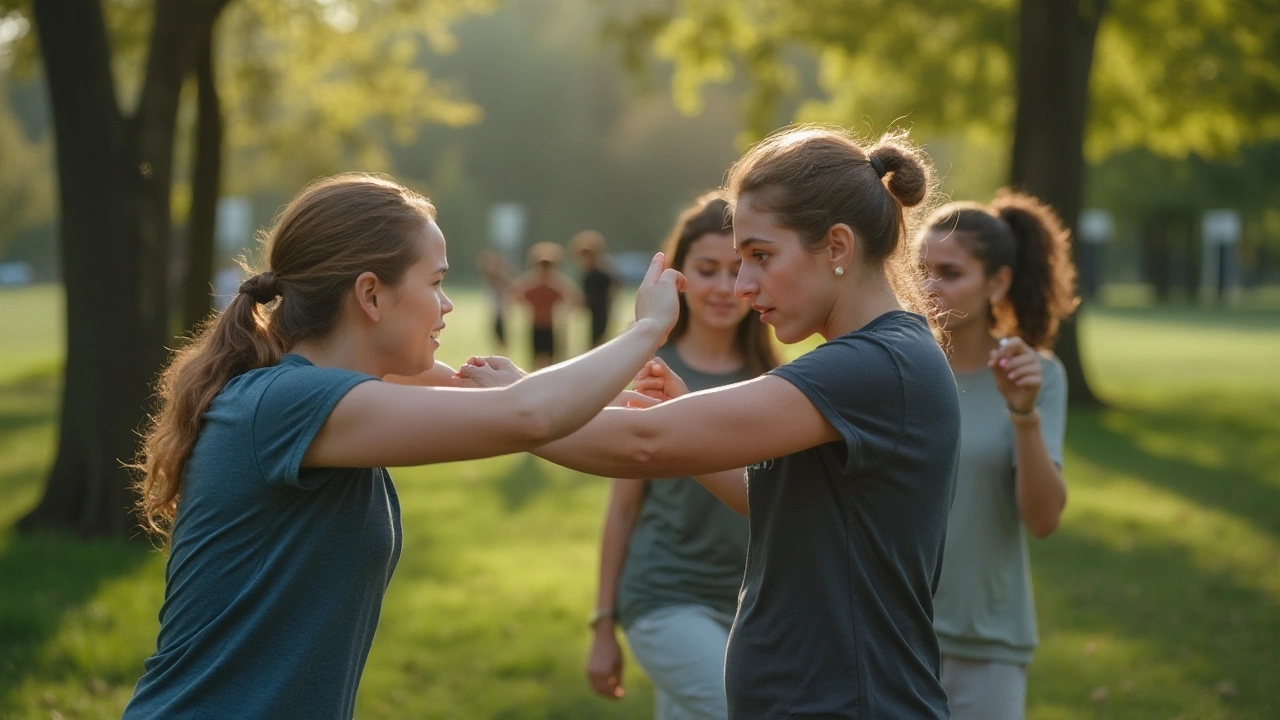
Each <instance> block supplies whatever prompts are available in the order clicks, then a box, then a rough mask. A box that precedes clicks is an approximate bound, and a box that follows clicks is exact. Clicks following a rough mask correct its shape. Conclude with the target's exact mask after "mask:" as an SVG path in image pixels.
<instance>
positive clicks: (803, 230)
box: [727, 126, 939, 334]
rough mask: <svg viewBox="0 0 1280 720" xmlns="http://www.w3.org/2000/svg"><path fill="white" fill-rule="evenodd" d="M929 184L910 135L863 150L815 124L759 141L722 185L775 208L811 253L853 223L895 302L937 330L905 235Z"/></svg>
mask: <svg viewBox="0 0 1280 720" xmlns="http://www.w3.org/2000/svg"><path fill="white" fill-rule="evenodd" d="M873 159H874V160H875V161H876V162H872V160H873ZM877 164H878V165H879V167H877ZM880 168H883V170H884V173H883V175H882V174H881V173H880ZM933 189H934V180H933V167H932V165H931V164H930V162H929V160H928V158H927V157H926V156H925V154H924V152H923V151H922V150H921V149H920V148H919V147H917V146H915V145H914V144H913V143H912V142H911V141H910V140H909V139H908V138H907V133H905V132H891V133H887V134H885V135H883V136H882V137H881V138H880V139H879V141H877V142H876V143H875V145H873V146H872V147H871V148H869V149H864V148H863V147H862V145H861V144H859V142H858V141H857V140H856V139H854V138H853V137H852V136H851V135H850V134H849V133H848V132H846V131H844V130H841V129H837V128H827V127H819V126H803V127H798V128H791V129H787V130H784V131H781V132H779V133H776V134H774V135H771V136H769V137H767V138H765V139H764V140H762V141H760V143H759V144H757V145H756V146H755V147H753V148H751V150H749V151H748V152H747V154H746V155H744V156H743V157H742V159H740V160H739V161H738V162H737V163H735V164H734V166H733V168H731V169H730V170H729V180H728V183H727V192H728V195H729V198H730V199H731V202H732V203H736V202H737V200H738V198H740V197H741V196H742V195H744V194H746V193H752V194H753V197H754V198H755V199H754V202H755V203H757V204H758V206H759V207H758V209H760V210H762V211H765V212H772V213H774V214H775V215H776V216H777V218H778V220H779V221H780V222H781V223H782V225H783V226H785V227H787V228H790V229H792V230H794V231H796V232H797V233H799V234H800V237H801V240H802V241H803V242H804V243H805V244H806V245H808V246H809V247H810V249H812V250H818V249H819V248H820V247H821V243H822V242H823V240H824V238H826V236H827V231H828V230H830V229H831V226H833V225H836V224H838V223H844V224H846V225H848V226H849V227H851V228H853V231H854V232H855V233H857V235H858V239H859V240H860V241H861V243H860V245H861V247H862V252H863V257H864V259H865V260H866V261H867V262H868V263H870V264H873V265H874V264H877V263H878V264H880V266H881V267H882V268H883V270H884V273H885V276H886V277H887V278H888V280H889V283H890V286H891V287H892V288H893V291H894V294H895V295H897V297H898V300H899V302H901V303H902V304H903V306H904V307H906V308H907V309H908V310H911V311H912V312H917V313H919V314H921V315H924V316H925V317H926V318H928V319H929V323H930V325H931V326H933V328H934V333H935V334H938V333H939V330H938V323H937V314H938V313H937V311H936V310H935V308H934V304H933V303H931V302H930V301H929V299H928V298H927V296H926V294H925V292H924V283H923V280H924V274H923V269H922V268H921V265H920V259H919V253H918V252H917V251H916V247H915V246H916V240H917V238H915V237H914V235H913V234H912V233H910V232H909V230H910V228H911V226H912V225H914V219H915V217H916V214H917V212H916V211H915V210H912V208H918V207H921V206H922V204H926V203H925V201H926V200H927V199H928V198H929V197H930V195H931V194H932V192H933Z"/></svg>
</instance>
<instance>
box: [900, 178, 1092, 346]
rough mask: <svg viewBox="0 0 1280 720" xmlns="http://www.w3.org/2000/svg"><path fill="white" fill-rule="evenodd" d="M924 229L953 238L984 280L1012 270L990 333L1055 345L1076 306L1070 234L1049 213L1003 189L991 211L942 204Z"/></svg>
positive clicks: (1031, 200) (1024, 196)
mask: <svg viewBox="0 0 1280 720" xmlns="http://www.w3.org/2000/svg"><path fill="white" fill-rule="evenodd" d="M925 228H926V231H930V230H943V231H946V232H948V233H953V234H954V235H955V237H956V240H957V241H958V242H959V243H960V244H961V245H962V246H963V247H964V248H965V250H967V251H968V252H969V254H970V255H973V256H974V257H975V258H977V259H978V260H979V261H980V262H981V263H982V269H983V272H984V273H985V274H986V275H987V276H988V277H990V276H991V275H992V274H994V273H995V272H996V271H998V270H999V269H1000V268H1002V267H1008V268H1009V269H1010V271H1011V272H1012V279H1011V281H1010V284H1009V292H1008V294H1006V295H1005V296H1004V297H1003V298H1001V299H1000V301H999V302H997V303H995V304H994V305H992V306H991V309H990V315H989V317H988V321H987V322H988V324H989V325H990V326H991V327H992V329H993V330H995V331H996V332H997V333H999V334H1001V335H1017V336H1019V337H1021V338H1022V339H1023V340H1024V341H1026V343H1027V344H1028V345H1030V346H1032V347H1034V348H1038V349H1042V350H1043V349H1047V348H1048V347H1050V346H1051V345H1052V344H1053V340H1054V337H1055V336H1056V335H1057V334H1058V324H1059V323H1060V322H1061V321H1062V320H1063V319H1064V318H1067V317H1069V316H1070V315H1071V313H1072V312H1074V311H1075V309H1076V306H1077V305H1079V304H1080V299H1079V298H1078V297H1076V292H1075V290H1076V268H1075V265H1074V264H1072V262H1071V233H1070V231H1068V230H1067V229H1066V228H1064V227H1063V226H1062V221H1061V220H1060V219H1059V218H1058V214H1057V213H1056V212H1054V210H1053V208H1051V207H1049V206H1048V205H1046V204H1044V203H1043V202H1041V201H1040V200H1038V199H1036V198H1034V197H1032V196H1030V195H1027V194H1024V193H1019V192H1014V191H1011V190H1001V191H1000V192H999V193H998V194H997V195H996V198H995V200H993V201H992V202H991V205H989V206H983V205H979V204H978V203H972V202H961V203H951V204H949V205H944V206H942V207H940V208H938V209H937V210H936V211H935V212H934V213H933V214H932V215H931V216H930V217H929V219H928V220H927V221H926V222H925Z"/></svg>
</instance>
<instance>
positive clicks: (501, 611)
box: [0, 286, 1280, 720]
mask: <svg viewBox="0 0 1280 720" xmlns="http://www.w3.org/2000/svg"><path fill="white" fill-rule="evenodd" d="M454 299H455V302H457V304H458V307H459V309H458V310H457V311H456V312H455V313H454V314H453V315H452V316H450V318H449V329H448V330H446V331H445V336H444V347H443V348H442V349H441V356H442V359H444V360H445V361H447V362H453V363H457V362H458V361H459V360H461V359H463V358H465V357H466V354H467V353H468V352H473V351H481V352H488V351H490V350H491V349H492V348H491V346H490V344H489V342H488V338H487V335H486V334H485V333H486V328H487V315H486V312H485V308H484V301H483V299H482V297H481V295H480V293H479V292H475V291H469V290H465V289H464V290H462V291H459V292H457V293H456V296H455V298H454ZM619 313H620V316H622V315H625V309H624V308H620V309H619ZM60 318H61V300H60V294H59V292H58V291H57V289H56V288H54V287H48V286H45V287H35V288H25V289H17V290H12V289H10V290H4V291H0V347H3V352H2V353H0V498H2V499H0V717H3V718H10V717H12V718H42V719H44V718H68V719H69V718H117V717H119V715H120V712H121V709H122V708H123V706H124V704H125V702H127V700H128V697H129V694H130V691H131V688H132V685H133V683H134V682H135V681H136V680H137V678H138V676H139V675H140V674H141V668H142V661H143V660H144V659H145V658H146V656H147V655H148V653H149V652H150V651H151V650H152V649H153V647H154V643H155V634H156V629H157V623H156V615H157V611H158V609H159V606H160V602H161V600H162V597H163V591H164V588H163V573H164V558H163V556H161V555H160V554H159V553H157V552H155V551H152V550H150V549H148V548H147V547H146V546H145V543H134V544H133V545H132V546H122V545H120V544H116V543H103V542H84V541H79V540H75V539H71V538H65V537H60V536H36V537H27V536H17V535H15V534H14V533H13V532H12V531H10V530H9V529H8V528H9V527H10V526H11V525H12V523H13V522H14V521H15V520H16V519H17V518H18V517H20V516H21V515H22V514H23V513H24V512H25V511H26V510H27V509H28V508H29V507H31V505H32V504H34V503H35V502H36V500H37V499H38V494H39V491H40V483H41V480H42V476H43V473H44V472H46V470H47V467H48V464H49V462H50V460H51V457H52V453H53V448H54V442H55V437H56V435H55V433H56V425H55V422H54V418H55V413H56V408H57V397H58V396H57V392H58V377H57V369H58V366H59V362H60V357H61V353H62V349H61V348H62V342H61V340H60V334H61V325H60V323H61V320H60ZM513 325H514V326H515V329H517V330H520V329H522V327H523V324H522V323H520V322H519V321H517V322H515V323H513ZM584 328H585V319H582V320H581V322H577V323H576V324H575V326H574V327H573V328H572V331H571V333H570V337H569V345H570V347H571V348H572V349H580V348H581V347H582V345H583V337H584V335H585V329H584ZM1082 337H1083V342H1084V347H1085V351H1086V358H1085V360H1086V363H1087V365H1088V368H1089V370H1090V373H1091V376H1092V378H1093V379H1094V382H1095V384H1096V386H1097V387H1096V389H1097V390H1099V391H1100V392H1101V393H1102V394H1103V395H1104V396H1105V397H1106V398H1107V399H1108V400H1109V401H1110V402H1111V403H1112V408H1111V409H1107V410H1101V411H1077V412H1074V413H1073V414H1072V416H1071V420H1070V424H1069V428H1068V455H1067V477H1068V483H1069V485H1070V488H1071V501H1070V504H1069V507H1068V509H1067V514H1066V516H1065V518H1064V521H1063V525H1062V528H1061V529H1060V530H1059V532H1058V533H1057V534H1055V535H1054V536H1053V537H1052V538H1050V539H1048V540H1045V541H1037V542H1035V543H1034V546H1033V555H1034V560H1033V562H1034V575H1035V583H1036V593H1037V603H1038V607H1039V616H1040V623H1041V638H1042V645H1041V649H1040V652H1039V654H1038V656H1037V660H1036V662H1035V663H1034V664H1033V665H1032V666H1031V676H1030V697H1029V717H1030V718H1033V719H1035V720H1059V719H1066V718H1072V719H1082V718H1116V719H1121V718H1123V719H1126V720H1127V719H1130V718H1152V719H1161V720H1171V719H1173V718H1182V719H1183V720H1191V719H1192V718H1197V719H1218V720H1226V719H1227V718H1234V719H1236V720H1246V719H1254V720H1263V719H1266V718H1275V717H1278V716H1280V699H1277V696H1276V693H1275V691H1274V683H1275V679H1276V677H1277V675H1278V672H1280V647H1277V646H1278V645H1280V470H1277V468H1280V442H1278V441H1277V438H1280V372H1278V371H1277V368H1280V312H1261V311H1258V312H1234V313H1227V312H1220V311H1208V310H1192V309H1183V310H1167V309H1149V308H1148V309H1094V310H1091V311H1090V312H1089V313H1088V314H1086V315H1085V316H1084V318H1083V320H1082ZM526 346H527V342H526V341H525V339H524V335H523V334H522V333H517V337H516V338H514V341H513V345H512V347H513V355H514V356H515V358H516V359H517V361H520V362H527V352H526V351H525V347H526ZM395 477H396V482H397V486H398V488H399V490H400V494H401V500H402V503H403V509H404V527H405V552H404V556H403V558H402V559H401V562H400V566H399V568H398V570H397V571H396V577H395V580H394V581H393V582H392V585H391V589H390V591H389V592H388V595H387V599H386V604H385V606H384V608H383V615H382V623H381V626H380V628H379V631H378V637H377V640H376V641H375V643H374V647H373V653H372V655H371V657H370V659H369V664H368V667H367V669H366V671H365V674H364V679H363V682H362V685H361V692H360V698H359V707H358V711H357V716H358V717H362V718H379V717H394V718H407V717H413V718H592V717H602V718H648V717H652V700H651V693H650V687H649V686H648V684H647V682H646V681H645V679H644V677H643V674H642V673H641V672H639V671H638V670H637V669H635V666H634V664H633V665H630V666H629V673H628V675H627V678H626V680H627V683H628V691H629V692H628V696H627V698H626V699H625V700H623V701H621V702H618V703H609V702H607V701H604V700H598V699H596V698H594V697H593V696H592V695H590V693H589V692H588V691H587V689H586V684H585V682H584V680H583V679H582V670H581V667H582V663H583V655H584V653H585V651H586V648H587V642H588V635H587V631H586V628H585V618H586V616H587V613H588V612H589V611H590V609H591V604H592V600H593V597H594V594H593V586H594V582H595V562H596V542H597V537H598V533H599V528H600V522H601V518H602V514H603V503H604V499H605V493H606V485H605V483H604V482H602V481H600V480H598V479H595V478H591V477H587V476H583V475H580V474H577V473H573V472H570V471H566V470H563V469H560V468H557V467H555V466H552V465H548V464H545V463H543V462H541V461H537V460H534V459H532V458H530V457H525V456H511V457H505V458H497V459H493V460H486V461H477V462H470V463H458V464H451V465H440V466H434V467H429V468H417V469H405V470H399V471H396V472H395Z"/></svg>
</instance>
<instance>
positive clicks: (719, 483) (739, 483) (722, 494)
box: [694, 468, 747, 515]
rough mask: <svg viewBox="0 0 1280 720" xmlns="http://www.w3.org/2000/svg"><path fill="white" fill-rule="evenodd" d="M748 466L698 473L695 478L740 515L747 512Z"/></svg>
mask: <svg viewBox="0 0 1280 720" xmlns="http://www.w3.org/2000/svg"><path fill="white" fill-rule="evenodd" d="M746 472H747V470H746V468H735V469H733V470H724V471H721V472H717V473H707V474H705V475H696V476H694V479H695V480H697V481H698V482H699V483H701V484H702V487H704V488H706V489H707V491H708V492H710V493H711V494H712V495H715V496H716V497H717V498H719V499H720V502H723V503H724V504H725V505H728V506H729V509H730V510H733V511H734V512H736V513H738V514H739V515H746V514H747V478H746Z"/></svg>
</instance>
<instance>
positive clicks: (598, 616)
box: [587, 610, 613, 630]
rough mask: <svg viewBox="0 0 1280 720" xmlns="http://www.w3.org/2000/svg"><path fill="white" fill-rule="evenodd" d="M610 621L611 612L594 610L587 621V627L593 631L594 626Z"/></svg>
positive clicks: (611, 617)
mask: <svg viewBox="0 0 1280 720" xmlns="http://www.w3.org/2000/svg"><path fill="white" fill-rule="evenodd" d="M612 619H613V611H612V610H596V611H595V612H593V613H591V617H590V618H589V619H588V620H587V627H589V628H591V629H592V630H595V629H596V626H597V625H599V624H600V621H601V620H612Z"/></svg>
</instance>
